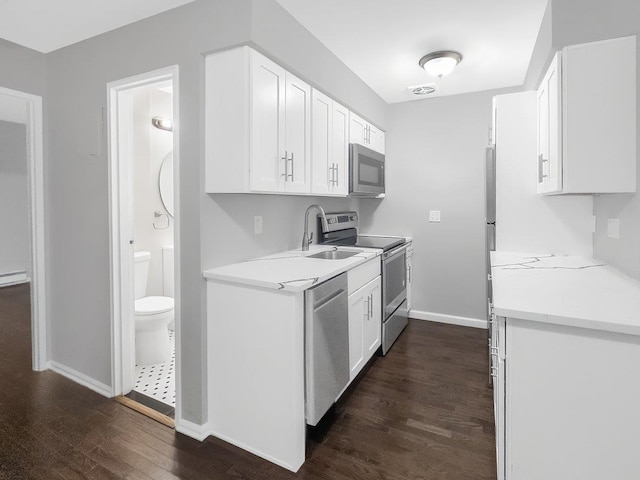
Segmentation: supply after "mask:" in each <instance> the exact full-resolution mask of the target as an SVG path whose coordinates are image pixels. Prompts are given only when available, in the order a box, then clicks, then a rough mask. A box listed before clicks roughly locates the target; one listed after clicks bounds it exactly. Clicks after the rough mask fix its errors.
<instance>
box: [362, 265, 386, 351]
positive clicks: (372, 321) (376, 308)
mask: <svg viewBox="0 0 640 480" xmlns="http://www.w3.org/2000/svg"><path fill="white" fill-rule="evenodd" d="M363 288H364V290H365V293H364V294H365V300H367V301H366V305H365V306H366V307H367V308H368V311H367V312H365V313H366V314H365V316H364V317H363V318H364V328H363V331H364V332H363V333H364V348H365V362H366V361H367V360H369V359H370V358H371V357H372V356H373V354H374V353H376V350H378V347H380V343H381V338H382V292H381V291H382V289H381V282H380V277H377V278H376V279H375V280H373V281H372V282H371V283H368V284H367V285H366V286H365V287H363Z"/></svg>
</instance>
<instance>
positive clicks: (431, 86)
mask: <svg viewBox="0 0 640 480" xmlns="http://www.w3.org/2000/svg"><path fill="white" fill-rule="evenodd" d="M409 92H410V93H411V95H415V96H416V97H424V96H426V95H433V94H434V93H438V86H437V85H436V84H435V83H428V84H426V85H418V86H415V87H409Z"/></svg>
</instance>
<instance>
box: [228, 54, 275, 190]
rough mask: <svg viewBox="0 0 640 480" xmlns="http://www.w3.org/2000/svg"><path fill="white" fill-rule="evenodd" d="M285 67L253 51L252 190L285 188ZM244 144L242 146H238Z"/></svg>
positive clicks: (250, 167) (250, 172)
mask: <svg viewBox="0 0 640 480" xmlns="http://www.w3.org/2000/svg"><path fill="white" fill-rule="evenodd" d="M284 106H285V70H284V69H283V68H282V67H280V66H279V65H277V64H275V63H274V62H272V61H271V60H269V59H268V58H266V57H265V56H263V55H261V54H259V53H258V52H255V51H253V50H252V51H251V152H250V158H251V159H250V165H249V175H250V190H252V191H258V192H277V191H280V190H281V189H282V188H284V179H285V178H284V173H285V159H284V150H285V149H284V145H285V131H284V125H285V109H284ZM238 148H240V146H238Z"/></svg>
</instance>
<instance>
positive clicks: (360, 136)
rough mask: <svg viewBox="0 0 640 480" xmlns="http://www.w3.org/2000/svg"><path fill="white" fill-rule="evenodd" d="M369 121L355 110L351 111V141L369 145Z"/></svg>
mask: <svg viewBox="0 0 640 480" xmlns="http://www.w3.org/2000/svg"><path fill="white" fill-rule="evenodd" d="M367 125H368V124H367V122H365V121H364V120H363V119H362V118H360V117H359V116H358V115H356V114H355V113H353V112H349V142H350V143H358V144H360V145H365V146H368V144H367V143H366V138H367V136H366V134H367Z"/></svg>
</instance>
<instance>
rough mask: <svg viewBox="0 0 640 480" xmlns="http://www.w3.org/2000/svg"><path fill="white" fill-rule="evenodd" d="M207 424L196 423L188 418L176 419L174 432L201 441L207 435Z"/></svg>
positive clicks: (208, 429)
mask: <svg viewBox="0 0 640 480" xmlns="http://www.w3.org/2000/svg"><path fill="white" fill-rule="evenodd" d="M209 431H210V428H209V424H208V423H205V424H204V425H198V424H197V423H193V422H190V421H189V420H182V419H181V420H178V419H176V432H179V433H182V434H183V435H186V436H187V437H191V438H194V439H196V440H198V441H200V442H202V441H203V440H204V439H205V438H207V437H208V436H209Z"/></svg>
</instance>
